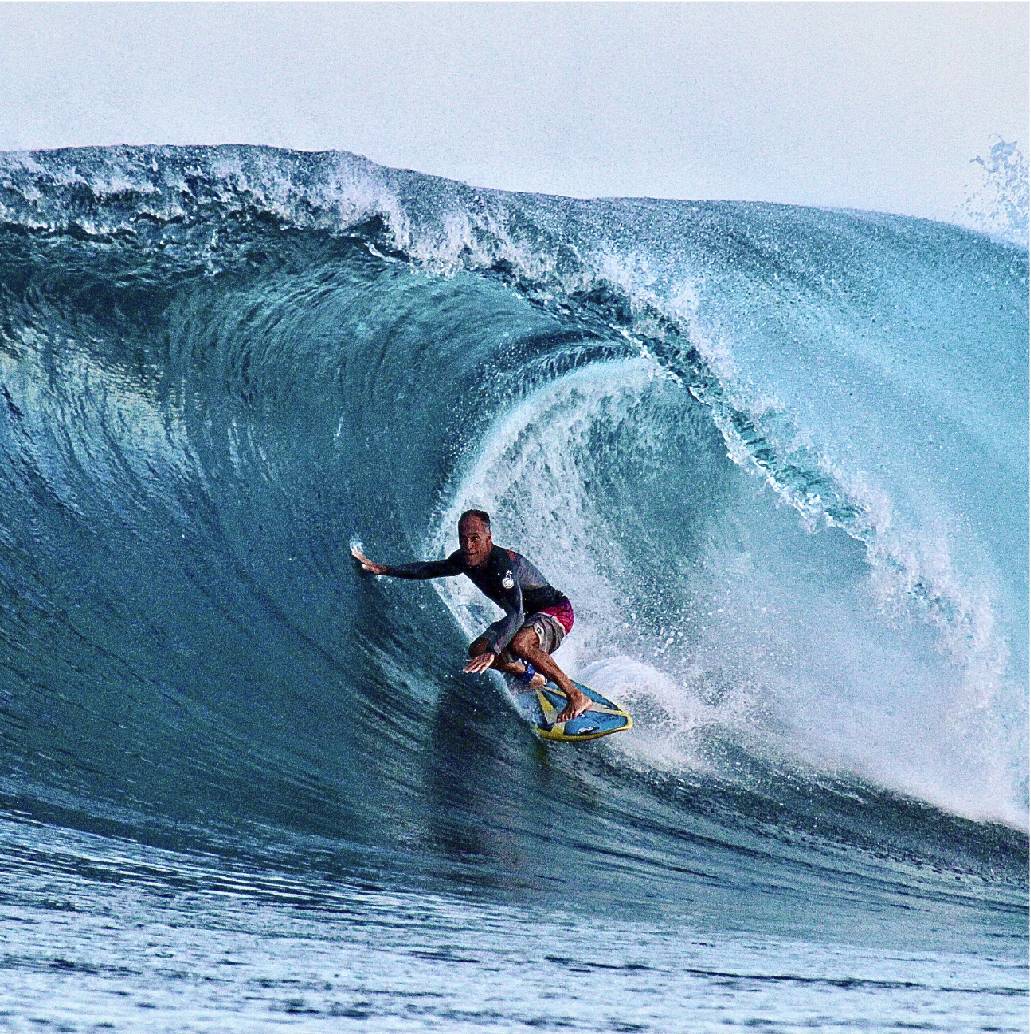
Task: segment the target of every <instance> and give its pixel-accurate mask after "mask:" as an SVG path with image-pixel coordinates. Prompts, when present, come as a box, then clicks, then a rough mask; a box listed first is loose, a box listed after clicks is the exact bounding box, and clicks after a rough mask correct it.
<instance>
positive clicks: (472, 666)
mask: <svg viewBox="0 0 1031 1034" xmlns="http://www.w3.org/2000/svg"><path fill="white" fill-rule="evenodd" d="M494 657H495V655H494V654H492V653H491V652H490V650H488V651H487V652H486V653H478V654H477V655H476V656H475V657H470V658H469V660H468V661H467V662H466V665H465V667H464V668H463V669H462V671H464V672H468V673H469V674H470V675H478V674H479V673H480V672H481V671H486V670H487V669H488V668H489V667H490V666H491V665H492V664H493V663H494Z"/></svg>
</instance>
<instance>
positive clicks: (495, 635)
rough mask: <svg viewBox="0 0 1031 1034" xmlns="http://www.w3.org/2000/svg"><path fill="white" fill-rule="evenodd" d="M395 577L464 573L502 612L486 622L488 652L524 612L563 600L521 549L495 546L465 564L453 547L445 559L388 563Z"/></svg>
mask: <svg viewBox="0 0 1031 1034" xmlns="http://www.w3.org/2000/svg"><path fill="white" fill-rule="evenodd" d="M386 573H387V574H388V575H392V576H393V577H395V578H418V579H423V578H449V577H452V576H454V575H456V574H464V575H465V576H466V578H468V579H469V580H470V581H471V582H472V583H473V585H475V586H476V588H477V589H479V590H480V592H482V593H483V595H484V596H486V597H487V599H489V600H491V601H492V602H494V603H496V604H497V605H498V606H499V607H500V608H501V609H502V610H503V611H504V612H505V616H504V617H503V618H501V619H500V620H498V621H495V622H494V624H492V625H490V626H489V627H488V628H487V630H486V632H484V635H485V636H486V637H487V641H488V643H489V644H490V650H491V652H492V653H495V654H497V653H501V651H502V650H504V649H505V647H506V646H508V644H509V642H511V640H512V636H514V635H515V634H516V632H518V631H519V629H520V628H521V627H522V625H523V622H524V621H525V620H526V616H527V615H529V614H536V613H537V612H538V611H541V610H544V609H545V608H546V607H554V606H556V605H558V604H561V603H565V602H567V600H566V597H565V595H564V594H563V593H561V592H559V591H558V589H556V588H555V587H554V586H553V585H551V584H549V582H548V580H547V578H545V577H544V575H542V574H541V573H540V571H538V570H537V568H536V567H535V566H534V565H533V564H531V563H530V561H529V560H527V559H526V557H524V556H523V555H522V554H521V553H517V552H516V551H515V550H514V549H502V548H501V546H495V547H494V548H493V549H492V550H491V551H490V555H489V556H488V557H487V559H486V561H484V563H482V564H480V566H479V567H469V566H468V565H467V564H466V562H465V561H464V560H463V559H462V551H461V550H458V549H456V550H455V552H454V553H452V554H451V555H450V556H449V557H448V558H447V559H446V560H423V561H417V562H416V563H413V564H401V565H400V566H398V567H393V566H388V567H387V570H386Z"/></svg>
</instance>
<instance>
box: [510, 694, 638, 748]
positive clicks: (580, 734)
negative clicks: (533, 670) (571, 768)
mask: <svg viewBox="0 0 1031 1034" xmlns="http://www.w3.org/2000/svg"><path fill="white" fill-rule="evenodd" d="M506 681H507V682H508V684H509V687H510V689H511V692H512V695H513V697H514V698H515V704H516V709H517V710H518V711H519V713H520V714H521V715H522V716H523V717H524V718H526V719H527V720H528V721H529V722H530V723H531V724H532V725H533V727H534V732H535V733H537V735H538V736H540V738H541V739H543V740H556V741H565V742H567V743H568V742H577V741H585V740H596V739H598V738H599V737H601V736H611V735H612V733H614V732H626V731H628V730H629V729H631V728H633V725H634V720H633V718H631V717H630V714H629V713H628V712H626V711H624V710H623V708H621V707H620V706H619V704H616V703H613V702H612V701H611V700H609V699H608V697H604V696H602V695H601V693H599V692H598V691H597V690H594V689H591V688H590V686H585V685H583V684H582V683H580V682H574V683H573V685H575V686H576V687H577V689H579V690H580V692H581V693H583V694H584V695H585V696H587V697H590V699H591V706H590V707H589V708H588V709H587V710H586V711H584V713H583V714H581V715H578V716H577V717H576V718H573V719H571V720H570V721H568V722H556V720H555V719H556V718H557V717H558V716H559V714H560V713H561V712H562V710H563V709H564V708H565V706H566V703H567V700H566V694H565V693H563V692H562V690H561V689H559V688H558V686H556V685H555V683H554V682H549V683H548V684H547V685H546V686H542V687H541V688H540V689H527V687H526V686H525V685H523V683H521V682H519V681H517V680H516V679H513V678H508V679H507V680H506Z"/></svg>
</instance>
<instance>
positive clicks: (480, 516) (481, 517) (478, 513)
mask: <svg viewBox="0 0 1031 1034" xmlns="http://www.w3.org/2000/svg"><path fill="white" fill-rule="evenodd" d="M467 517H475V518H476V519H477V520H478V521H482V522H483V523H484V525H485V526H486V528H487V531H490V514H489V513H487V511H486V510H466V511H465V513H463V514H462V516H461V517H459V518H458V525H459V527H461V525H462V521H464V520H465V519H466V518H467Z"/></svg>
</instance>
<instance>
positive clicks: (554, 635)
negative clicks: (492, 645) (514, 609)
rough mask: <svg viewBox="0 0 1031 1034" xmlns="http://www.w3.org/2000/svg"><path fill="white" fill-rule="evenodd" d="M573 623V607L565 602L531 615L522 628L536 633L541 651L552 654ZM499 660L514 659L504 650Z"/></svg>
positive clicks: (571, 628)
mask: <svg viewBox="0 0 1031 1034" xmlns="http://www.w3.org/2000/svg"><path fill="white" fill-rule="evenodd" d="M573 621H574V615H573V605H572V603H570V602H569V600H566V601H565V602H564V603H557V604H555V606H554V607H545V608H544V610H538V611H537V612H536V613H534V614H531V615H530V616H529V617H528V618H527V619H526V620H525V621H524V622H523V626H522V628H532V629H533V630H534V631H535V632H536V633H537V641H538V642H539V643H540V644H541V649H542V650H543V651H544V652H545V653H554V652H555V651H556V650H557V649H558V648H559V647H560V646H561V645H562V640H563V639H565V637H566V636H567V635H568V634H569V633H570V632H571V631H572V630H573ZM522 628H521V629H520V631H522ZM501 659H502V660H506V661H514V660H515V657H514V656H513V655H512V653H511V651H510V650H508V649H507V648H506V649H504V650H502V652H501Z"/></svg>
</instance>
